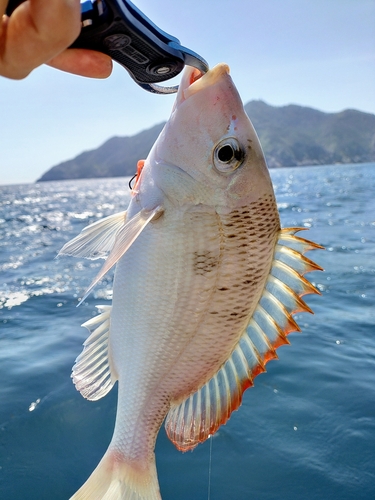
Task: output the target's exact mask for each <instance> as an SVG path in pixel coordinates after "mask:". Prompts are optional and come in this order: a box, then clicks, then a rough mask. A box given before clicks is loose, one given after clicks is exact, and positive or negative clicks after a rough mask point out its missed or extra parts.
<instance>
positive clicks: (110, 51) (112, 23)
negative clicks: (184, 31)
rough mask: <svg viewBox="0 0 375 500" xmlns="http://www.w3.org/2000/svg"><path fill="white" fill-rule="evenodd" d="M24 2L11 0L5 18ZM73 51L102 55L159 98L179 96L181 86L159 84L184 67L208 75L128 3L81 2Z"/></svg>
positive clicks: (197, 58) (187, 51)
mask: <svg viewBox="0 0 375 500" xmlns="http://www.w3.org/2000/svg"><path fill="white" fill-rule="evenodd" d="M22 1H23V0H21V1H20V0H10V1H9V3H8V6H7V10H6V14H7V15H11V13H12V12H13V10H14V9H15V8H16V7H17V6H18V5H19V4H21V3H22ZM71 47H72V48H83V49H91V50H96V51H98V52H103V53H104V54H107V55H108V56H110V57H111V58H112V59H113V60H114V61H117V62H118V63H119V64H121V66H123V67H124V68H125V69H126V70H127V71H128V72H129V74H130V76H131V77H132V78H133V80H134V81H135V82H136V83H137V84H138V85H139V86H140V87H142V88H143V89H144V90H147V91H149V92H153V93H156V94H172V93H174V92H177V90H178V85H175V86H170V87H164V86H161V85H159V83H161V82H164V81H166V80H169V79H171V78H173V77H175V76H177V75H178V74H179V73H180V72H181V71H182V69H183V68H184V66H185V64H187V65H189V66H193V67H195V68H197V69H199V70H200V71H201V72H202V73H206V72H207V71H208V64H207V62H206V61H205V60H204V59H203V58H202V57H201V56H200V55H198V54H197V53H195V52H193V51H192V50H190V49H188V48H186V47H183V46H182V45H181V44H180V41H179V40H178V39H177V38H175V37H173V36H171V35H169V34H168V33H166V32H165V31H163V30H161V29H160V28H158V26H156V25H155V24H154V23H153V22H152V21H151V20H150V19H149V18H148V17H147V16H145V15H144V14H143V12H141V11H140V10H139V9H138V8H137V7H136V6H135V5H134V4H133V3H132V2H130V1H129V0H85V1H84V2H81V32H80V35H79V36H78V38H77V39H76V41H75V42H74V43H73V44H72V45H71Z"/></svg>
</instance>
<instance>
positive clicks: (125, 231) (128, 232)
mask: <svg viewBox="0 0 375 500" xmlns="http://www.w3.org/2000/svg"><path fill="white" fill-rule="evenodd" d="M162 211H163V209H162V208H161V207H156V208H154V209H153V210H141V211H140V212H138V213H137V214H136V215H134V217H132V218H131V219H130V220H129V221H127V222H126V224H125V225H124V226H122V227H121V228H120V229H119V231H118V232H117V233H116V237H115V242H114V245H113V248H112V251H111V253H110V254H109V256H108V258H107V260H106V262H105V264H104V265H103V267H102V268H101V270H100V271H99V273H98V274H97V276H96V277H95V279H94V280H93V282H92V283H91V285H90V286H89V287H88V289H87V290H86V292H85V294H84V296H83V297H82V299H81V301H80V302H79V304H78V305H80V304H81V303H82V302H83V301H84V300H85V299H86V297H87V296H88V294H89V293H90V292H91V290H92V289H93V288H94V286H95V285H96V284H97V283H98V281H100V280H101V279H102V278H103V276H104V275H105V274H106V273H107V272H108V271H109V270H110V269H111V267H113V266H114V265H115V264H116V262H118V261H119V260H120V259H121V257H122V256H123V255H124V253H125V252H126V251H127V250H128V249H129V248H130V246H131V245H132V244H133V243H134V241H135V240H136V239H137V238H138V236H139V235H140V234H141V232H142V231H143V229H144V228H145V227H146V226H147V224H148V223H149V222H150V221H151V220H152V219H153V218H154V217H155V216H157V215H159V214H160V213H161V212H162Z"/></svg>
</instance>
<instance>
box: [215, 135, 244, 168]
mask: <svg viewBox="0 0 375 500" xmlns="http://www.w3.org/2000/svg"><path fill="white" fill-rule="evenodd" d="M244 157H245V154H244V152H243V149H242V148H241V146H240V143H239V142H238V140H237V139H236V138H235V137H226V138H225V139H223V140H222V141H220V142H219V143H218V144H216V146H215V148H214V151H213V163H214V167H215V168H216V170H218V171H219V172H220V173H223V174H227V173H231V172H233V171H234V170H236V169H237V168H238V167H239V166H240V165H242V162H243V160H244Z"/></svg>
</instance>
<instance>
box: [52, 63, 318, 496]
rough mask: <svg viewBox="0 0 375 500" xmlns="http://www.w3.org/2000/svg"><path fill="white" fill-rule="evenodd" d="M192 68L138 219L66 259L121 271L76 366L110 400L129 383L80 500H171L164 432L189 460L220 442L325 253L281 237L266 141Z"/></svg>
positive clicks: (147, 177) (287, 233)
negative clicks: (161, 458) (310, 254)
mask: <svg viewBox="0 0 375 500" xmlns="http://www.w3.org/2000/svg"><path fill="white" fill-rule="evenodd" d="M197 71H198V70H194V69H192V68H188V69H187V70H186V71H185V73H184V76H183V79H182V82H181V85H180V89H179V92H178V94H177V98H176V103H175V105H174V107H173V110H172V114H171V117H170V119H169V121H168V122H167V124H166V126H165V128H164V129H163V131H162V133H161V134H160V136H159V138H158V140H157V141H156V143H155V145H154V146H153V148H152V150H151V151H150V153H149V155H148V157H147V159H146V160H145V161H140V162H139V163H138V166H139V169H138V175H137V181H136V183H135V186H134V188H133V190H132V199H131V202H130V204H129V207H128V210H127V212H122V213H120V214H114V215H112V216H110V217H107V218H106V219H103V220H102V221H98V222H96V223H94V224H92V225H91V226H88V227H87V228H85V229H84V230H83V231H82V233H81V234H80V235H78V236H77V237H76V238H74V239H73V240H72V241H71V242H68V243H67V244H66V245H65V246H64V247H63V249H62V251H61V253H62V254H68V255H77V256H79V257H87V258H92V259H95V258H98V257H105V256H106V255H108V257H107V259H106V262H105V264H104V266H103V268H102V269H101V271H100V272H99V274H98V275H97V276H96V278H95V279H94V280H93V282H92V284H91V285H90V287H89V288H88V291H87V292H86V294H85V296H84V297H83V299H82V300H84V299H85V298H86V296H87V294H88V292H89V291H90V290H91V289H92V288H93V286H95V284H96V283H98V282H99V281H100V279H101V278H102V277H103V276H104V274H105V273H106V272H107V271H108V270H109V269H110V268H111V267H112V266H113V265H115V264H116V272H115V280H114V287H113V301H112V306H111V307H110V306H98V309H99V313H100V314H99V315H98V316H97V317H95V318H92V319H90V320H89V321H87V322H86V323H85V324H84V325H83V326H85V327H87V328H88V330H89V331H90V335H89V337H88V339H87V340H86V342H85V343H84V348H83V351H82V353H81V354H80V355H79V356H78V358H77V360H76V363H75V365H74V366H73V373H72V377H73V382H74V383H75V385H76V388H77V389H78V390H79V391H80V392H81V394H82V395H83V396H84V397H86V398H88V399H90V400H97V399H100V398H101V397H103V396H104V395H105V394H107V393H108V391H110V389H111V388H112V387H113V385H114V384H115V383H116V382H118V386H119V387H118V405H117V414H116V423H115V429H114V433H113V437H112V440H111V443H110V445H109V447H108V450H107V451H106V453H105V455H104V456H103V458H102V460H101V461H100V463H99V464H98V466H97V468H96V469H95V470H94V472H93V473H92V474H91V476H90V477H89V479H88V480H87V481H86V483H85V484H84V485H83V486H82V487H81V488H80V489H79V490H78V491H77V493H76V494H75V495H74V496H73V497H72V498H73V499H74V500H83V499H86V500H88V499H89V500H103V499H105V500H160V498H161V496H160V491H159V485H158V480H157V472H156V464H155V456H154V447H155V441H156V437H157V434H158V432H159V429H160V426H161V424H162V422H163V420H165V428H166V432H167V435H168V437H169V439H170V440H171V441H172V442H173V443H174V445H175V446H176V447H177V448H178V449H179V450H181V451H187V450H191V449H193V448H194V447H195V446H197V445H198V444H199V443H201V442H203V441H205V440H206V439H207V438H208V437H209V436H210V435H212V434H214V433H215V432H216V431H217V430H218V429H219V427H220V426H221V425H223V424H225V422H226V421H227V420H228V419H229V418H230V415H231V413H232V412H233V411H235V410H237V409H238V408H239V406H240V405H241V401H242V395H243V392H244V391H245V390H246V389H247V388H249V387H252V386H253V385H254V378H255V377H256V376H257V375H259V374H260V373H262V372H264V371H265V365H266V363H267V362H268V361H270V360H272V359H275V358H276V357H277V354H276V349H277V348H278V347H279V346H281V345H284V344H288V343H289V341H288V339H287V335H288V334H289V333H291V332H292V331H295V330H297V331H298V330H299V327H298V325H297V323H296V322H295V320H294V319H293V316H292V315H293V314H295V313H296V312H303V311H306V312H312V311H311V309H310V308H309V307H308V306H307V304H306V303H305V302H304V300H303V299H302V297H303V296H304V295H306V294H309V293H319V292H318V291H317V290H316V289H315V287H314V286H313V285H312V284H311V283H310V282H309V281H308V280H307V279H306V278H305V277H304V274H306V273H308V272H310V271H314V270H319V269H320V267H319V266H318V265H316V264H315V263H314V262H312V261H311V260H310V259H308V258H306V257H305V256H304V253H305V252H306V251H309V250H313V249H315V248H321V247H319V245H316V244H315V243H312V242H310V241H308V240H305V239H303V238H299V237H297V236H295V233H296V232H297V231H299V230H300V228H289V229H288V228H287V229H280V221H279V215H278V211H277V206H276V201H275V196H274V192H273V187H272V183H271V180H270V177H269V173H268V170H267V167H266V163H265V160H264V156H263V152H262V149H261V146H260V144H259V141H258V138H257V136H256V133H255V131H254V129H253V127H252V125H251V122H250V121H249V119H248V117H247V116H246V113H245V112H244V109H243V105H242V102H241V99H240V97H239V95H238V93H237V91H236V89H235V87H234V84H233V82H232V80H231V78H230V76H229V68H228V67H227V66H226V65H224V64H221V65H218V66H216V67H215V68H213V69H212V70H210V71H208V72H207V73H206V74H205V75H201V74H200V73H199V71H198V72H197Z"/></svg>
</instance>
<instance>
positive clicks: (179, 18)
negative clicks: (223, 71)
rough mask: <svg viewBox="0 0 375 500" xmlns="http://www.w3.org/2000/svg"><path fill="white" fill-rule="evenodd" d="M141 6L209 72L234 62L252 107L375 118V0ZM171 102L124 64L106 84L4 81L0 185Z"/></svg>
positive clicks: (132, 125)
mask: <svg viewBox="0 0 375 500" xmlns="http://www.w3.org/2000/svg"><path fill="white" fill-rule="evenodd" d="M133 3H134V4H135V5H136V6H137V7H138V8H139V9H141V10H142V11H143V12H144V13H145V14H146V15H147V16H148V17H149V18H150V19H151V20H152V21H153V22H154V23H155V24H157V25H158V26H159V27H160V28H162V29H163V30H164V31H166V32H168V33H170V34H171V35H173V36H176V37H177V38H178V39H179V40H180V41H181V44H182V45H184V46H186V47H188V48H190V49H192V50H194V51H195V52H198V53H199V54H200V55H202V56H203V57H204V58H205V59H206V60H207V61H208V63H209V65H210V66H214V65H215V64H217V63H219V62H226V63H228V64H229V66H230V68H231V75H232V78H233V80H234V82H235V84H236V86H237V88H238V90H239V92H240V95H241V96H242V99H243V101H244V103H247V102H249V101H250V100H253V99H262V100H264V101H265V102H267V103H268V104H271V105H274V106H284V105H287V104H291V103H293V104H299V105H302V106H308V107H313V108H316V109H319V110H321V111H325V112H338V111H342V110H343V109H348V108H351V109H358V110H361V111H365V112H368V113H375V0H314V1H311V0H178V1H174V2H171V1H170V0H133ZM177 80H178V78H177ZM173 101H174V97H173V96H163V95H154V94H149V93H147V92H145V91H144V90H142V89H141V88H140V87H138V86H137V85H136V84H135V83H134V82H133V80H132V79H131V78H130V77H129V75H128V74H127V72H126V71H125V70H124V69H123V68H122V67H121V66H119V65H117V64H116V65H115V68H114V71H113V73H112V75H111V76H110V77H109V78H108V79H106V80H92V79H87V78H82V77H79V76H74V75H70V74H67V73H63V72H60V71H58V70H55V69H52V68H49V67H47V66H42V67H40V68H37V69H36V70H34V71H33V72H32V73H31V75H30V76H28V77H27V78H26V79H25V80H22V81H12V80H8V79H6V78H2V77H0V133H1V139H0V141H1V149H0V184H16V183H28V182H34V181H35V180H36V179H37V178H39V177H40V176H41V175H42V174H43V173H44V172H45V171H47V170H48V169H49V168H51V167H52V166H54V165H56V164H58V163H60V162H62V161H65V160H69V159H71V158H74V157H75V156H77V155H78V154H80V153H81V152H83V151H87V150H90V149H95V148H97V147H99V146H100V145H101V144H102V143H103V142H105V141H106V140H107V139H109V138H110V137H113V136H128V135H134V134H136V133H138V132H140V131H141V130H144V129H147V128H149V127H151V126H153V125H155V124H157V123H160V122H162V121H164V120H166V119H168V116H169V114H170V111H171V108H172V105H173ZM250 118H251V117H250Z"/></svg>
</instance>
